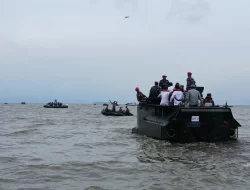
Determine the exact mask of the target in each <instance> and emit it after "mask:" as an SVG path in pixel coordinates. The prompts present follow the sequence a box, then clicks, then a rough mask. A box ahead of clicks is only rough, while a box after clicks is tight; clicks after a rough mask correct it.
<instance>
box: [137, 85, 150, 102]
mask: <svg viewBox="0 0 250 190" xmlns="http://www.w3.org/2000/svg"><path fill="white" fill-rule="evenodd" d="M135 91H136V92H137V93H136V98H137V101H138V102H145V101H146V100H147V96H145V95H144V94H143V93H142V92H141V91H140V89H139V88H138V87H136V88H135Z"/></svg>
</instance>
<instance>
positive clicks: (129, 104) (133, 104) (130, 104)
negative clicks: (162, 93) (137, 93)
mask: <svg viewBox="0 0 250 190" xmlns="http://www.w3.org/2000/svg"><path fill="white" fill-rule="evenodd" d="M125 105H126V106H137V104H136V103H135V102H134V103H126V104H125Z"/></svg>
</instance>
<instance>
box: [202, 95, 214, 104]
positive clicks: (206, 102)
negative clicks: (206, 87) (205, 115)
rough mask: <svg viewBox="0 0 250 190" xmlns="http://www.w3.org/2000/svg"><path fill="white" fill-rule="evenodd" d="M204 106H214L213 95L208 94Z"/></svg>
mask: <svg viewBox="0 0 250 190" xmlns="http://www.w3.org/2000/svg"><path fill="white" fill-rule="evenodd" d="M203 104H204V106H205V107H207V106H214V100H213V98H212V94H211V93H208V94H207V96H206V98H205V99H204V100H203Z"/></svg>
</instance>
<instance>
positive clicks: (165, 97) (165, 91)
mask: <svg viewBox="0 0 250 190" xmlns="http://www.w3.org/2000/svg"><path fill="white" fill-rule="evenodd" d="M169 93H170V92H169V91H168V87H167V86H163V89H162V91H161V93H160V94H159V95H158V97H160V98H161V103H160V105H161V106H168V105H169V101H168V96H169Z"/></svg>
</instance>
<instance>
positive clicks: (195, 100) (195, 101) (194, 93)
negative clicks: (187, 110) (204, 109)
mask: <svg viewBox="0 0 250 190" xmlns="http://www.w3.org/2000/svg"><path fill="white" fill-rule="evenodd" d="M190 88H191V89H190V90H189V91H188V92H187V102H186V103H188V104H189V107H198V105H199V100H200V102H202V99H201V94H200V92H199V91H198V90H196V89H195V85H191V86H190Z"/></svg>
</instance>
